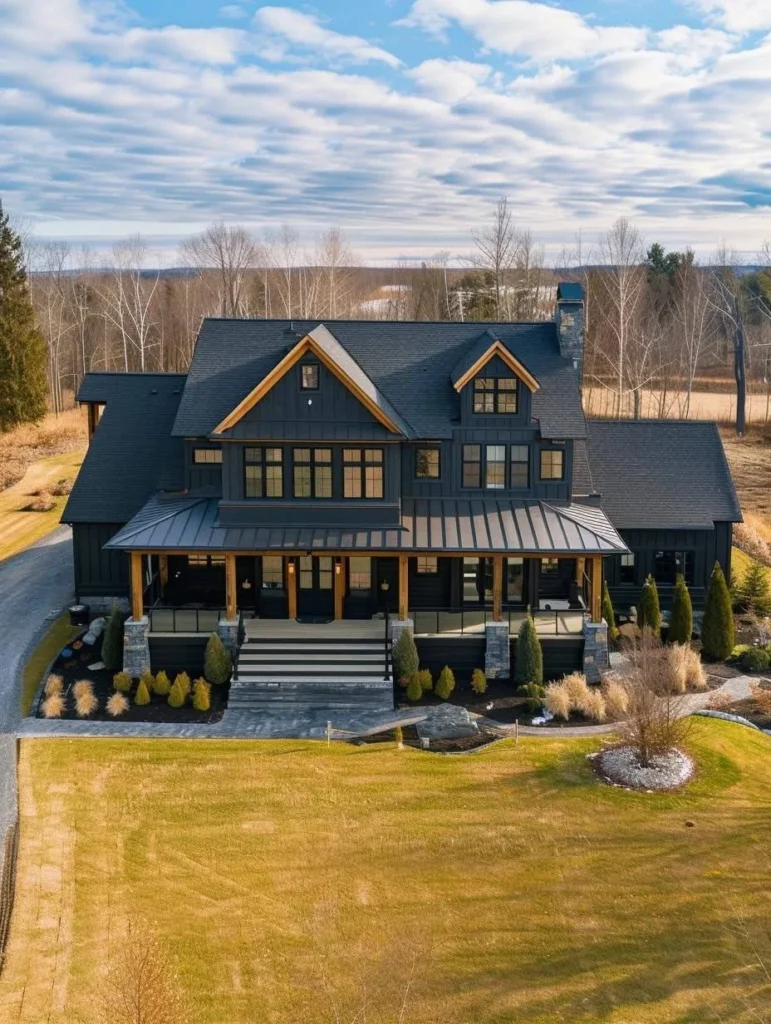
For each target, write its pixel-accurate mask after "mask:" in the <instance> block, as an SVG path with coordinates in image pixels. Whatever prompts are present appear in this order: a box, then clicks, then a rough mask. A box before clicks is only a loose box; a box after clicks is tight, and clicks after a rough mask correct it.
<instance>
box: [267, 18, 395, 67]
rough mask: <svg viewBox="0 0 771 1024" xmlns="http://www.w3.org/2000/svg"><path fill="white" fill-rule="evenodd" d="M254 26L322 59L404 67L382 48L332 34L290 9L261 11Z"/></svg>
mask: <svg viewBox="0 0 771 1024" xmlns="http://www.w3.org/2000/svg"><path fill="white" fill-rule="evenodd" d="M254 24H255V26H257V27H258V28H261V29H263V30H264V31H266V32H269V33H271V34H272V35H275V36H278V37H279V38H281V39H283V40H286V42H287V43H290V44H293V45H295V46H301V47H303V48H304V49H307V50H313V51H315V52H316V53H317V54H318V55H319V56H321V57H327V58H333V59H334V58H344V59H347V60H349V61H351V62H353V63H357V64H366V63H369V62H370V61H381V62H382V63H384V64H388V65H390V66H391V67H394V68H395V67H398V66H399V65H400V64H401V61H400V60H399V59H398V57H395V56H394V55H393V54H392V53H388V52H387V51H386V50H383V49H381V48H380V47H379V46H372V45H371V44H370V43H368V42H367V40H366V39H361V38H359V36H346V35H342V34H341V33H339V32H333V31H332V30H331V29H328V28H324V26H323V25H321V24H320V23H319V20H318V18H315V17H313V16H312V15H310V14H303V13H302V12H300V11H296V10H294V9H293V8H291V7H261V8H260V10H258V11H257V13H256V14H255V16H254Z"/></svg>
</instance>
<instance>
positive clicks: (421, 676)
mask: <svg viewBox="0 0 771 1024" xmlns="http://www.w3.org/2000/svg"><path fill="white" fill-rule="evenodd" d="M418 682H419V683H420V688H421V689H422V690H423V691H424V692H425V691H426V690H433V688H434V677H433V676H432V675H431V669H428V668H422V669H421V670H420V671H419V672H418Z"/></svg>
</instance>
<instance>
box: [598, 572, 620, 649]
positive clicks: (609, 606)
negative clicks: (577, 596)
mask: <svg viewBox="0 0 771 1024" xmlns="http://www.w3.org/2000/svg"><path fill="white" fill-rule="evenodd" d="M602 617H603V619H605V621H606V622H607V624H608V636H609V637H610V639H611V640H615V639H616V637H617V636H618V629H617V628H616V613H615V612H614V611H613V602H612V601H611V599H610V593H609V591H608V584H607V583H605V582H603V585H602Z"/></svg>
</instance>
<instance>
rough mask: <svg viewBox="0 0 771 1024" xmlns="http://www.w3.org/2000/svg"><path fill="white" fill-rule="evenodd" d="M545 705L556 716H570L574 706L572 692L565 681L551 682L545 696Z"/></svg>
mask: <svg viewBox="0 0 771 1024" xmlns="http://www.w3.org/2000/svg"><path fill="white" fill-rule="evenodd" d="M543 703H544V707H545V708H546V710H547V711H548V712H549V714H551V715H554V717H555V718H564V719H565V721H566V722H567V720H568V719H569V718H570V711H571V708H572V705H571V701H570V694H569V693H568V689H567V687H566V686H565V685H564V683H550V684H549V685H548V686H547V687H546V693H545V694H544V698H543Z"/></svg>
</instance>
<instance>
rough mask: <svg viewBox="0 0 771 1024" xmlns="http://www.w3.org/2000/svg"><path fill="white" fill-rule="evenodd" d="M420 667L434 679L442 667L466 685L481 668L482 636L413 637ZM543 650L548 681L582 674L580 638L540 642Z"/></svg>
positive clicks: (514, 649) (514, 646)
mask: <svg viewBox="0 0 771 1024" xmlns="http://www.w3.org/2000/svg"><path fill="white" fill-rule="evenodd" d="M415 644H416V646H417V649H418V657H419V658H420V665H421V668H428V669H430V670H431V672H432V674H433V675H434V678H436V676H437V675H438V674H439V673H440V672H441V671H442V669H443V668H444V666H445V665H449V667H450V668H451V669H452V670H453V672H454V673H455V677H456V679H457V680H458V681H459V682H467V681H468V680H469V679H470V678H471V673H472V672H473V671H474V669H475V668H482V669H483V668H484V664H485V640H484V637H467V636H462V637H447V636H437V637H433V636H430V637H425V636H417V637H415ZM541 647H542V649H543V672H544V678H545V679H547V680H551V679H561V678H562V676H564V675H567V674H568V673H570V672H577V671H581V669H582V666H583V657H584V638H583V637H582V636H575V637H560V638H559V639H557V638H549V637H544V638H543V639H542V640H541ZM516 655H517V641H516V639H512V641H511V669H512V693H514V688H515V684H514V682H513V673H514V666H515V664H516Z"/></svg>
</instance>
